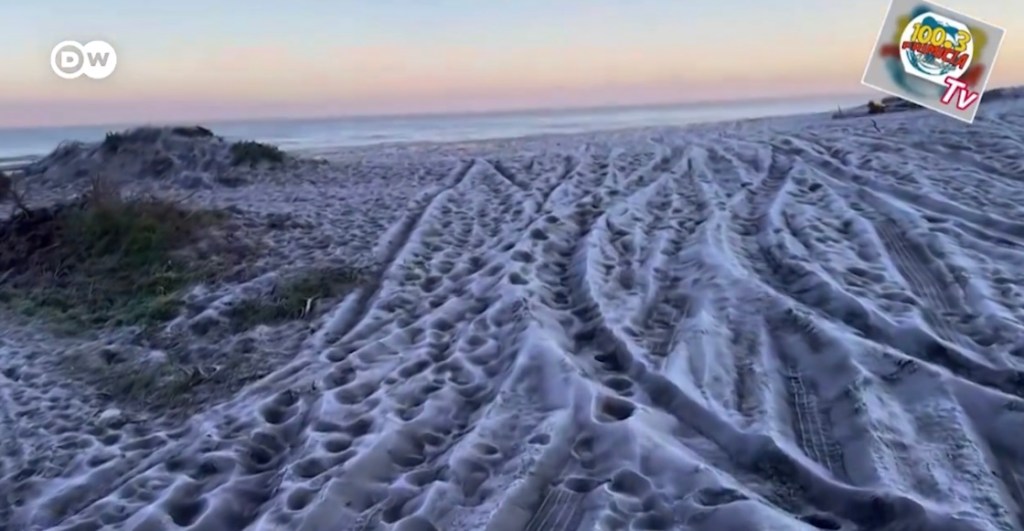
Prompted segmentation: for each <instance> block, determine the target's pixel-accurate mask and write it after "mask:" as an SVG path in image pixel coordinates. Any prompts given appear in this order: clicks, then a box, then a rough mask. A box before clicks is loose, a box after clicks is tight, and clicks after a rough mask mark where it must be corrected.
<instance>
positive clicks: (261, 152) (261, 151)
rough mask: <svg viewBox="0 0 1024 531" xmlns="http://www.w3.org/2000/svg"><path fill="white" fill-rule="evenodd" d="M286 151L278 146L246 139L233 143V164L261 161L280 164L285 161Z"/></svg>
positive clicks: (257, 162)
mask: <svg viewBox="0 0 1024 531" xmlns="http://www.w3.org/2000/svg"><path fill="white" fill-rule="evenodd" d="M284 158H285V155H284V152H283V151H281V150H280V149H279V148H278V147H277V146H272V145H269V144H263V143H260V142H253V141H251V140H245V141H241V142H235V143H234V144H231V164H232V165H233V166H240V165H243V164H247V165H250V166H253V165H257V164H260V163H270V164H279V163H281V162H284Z"/></svg>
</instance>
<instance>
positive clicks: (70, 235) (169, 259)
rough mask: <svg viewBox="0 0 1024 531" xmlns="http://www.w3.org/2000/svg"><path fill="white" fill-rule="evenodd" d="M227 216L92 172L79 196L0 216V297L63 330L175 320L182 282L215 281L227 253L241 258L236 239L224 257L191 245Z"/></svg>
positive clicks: (210, 232)
mask: <svg viewBox="0 0 1024 531" xmlns="http://www.w3.org/2000/svg"><path fill="white" fill-rule="evenodd" d="M227 217H228V214H227V213H226V212H223V211H214V210H189V209H186V208H184V206H182V205H181V204H179V203H177V202H175V201H173V200H170V199H166V198H158V197H125V196H123V195H122V193H121V191H120V190H119V189H118V188H117V186H116V185H115V184H114V183H113V181H111V180H109V179H105V178H96V179H93V182H92V184H91V187H90V189H89V191H88V192H87V193H86V194H84V195H83V196H81V197H78V198H76V199H74V200H72V201H70V202H67V203H62V204H57V205H54V206H50V207H46V208H38V209H24V210H22V211H20V212H18V213H17V214H16V215H14V216H12V217H10V218H8V219H6V220H4V221H3V222H2V223H0V272H3V273H0V275H3V282H0V302H3V303H5V304H7V305H9V306H11V307H13V308H14V309H15V310H17V311H19V312H20V313H22V314H25V315H28V316H38V317H44V318H47V320H50V321H53V322H55V323H59V324H61V325H63V326H62V327H63V328H67V331H81V330H82V329H87V328H94V327H102V326H119V325H146V324H151V323H154V322H160V321H165V320H168V319H171V318H173V317H174V316H175V315H176V314H177V311H178V308H179V307H180V305H181V298H180V292H181V290H183V289H184V288H186V287H188V286H189V285H192V284H195V283H197V282H203V281H209V280H213V279H215V278H216V277H217V276H218V275H220V274H221V273H222V272H223V270H222V267H221V266H222V265H223V263H224V262H225V259H227V258H232V257H233V258H237V257H238V253H239V252H240V249H237V248H233V247H230V246H224V247H221V248H219V249H218V254H219V253H223V255H220V256H217V255H214V256H205V257H203V256H198V255H197V254H196V253H194V252H191V253H190V252H189V250H190V247H191V246H192V245H193V244H196V243H198V242H199V241H201V240H203V239H204V238H207V237H209V236H210V235H211V234H213V233H215V231H216V229H217V228H218V227H219V226H220V225H221V224H222V223H223V222H224V221H225V220H226V219H227ZM214 249H217V248H216V247H214ZM225 255H230V256H225Z"/></svg>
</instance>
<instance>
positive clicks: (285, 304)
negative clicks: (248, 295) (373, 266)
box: [228, 267, 364, 329]
mask: <svg viewBox="0 0 1024 531" xmlns="http://www.w3.org/2000/svg"><path fill="white" fill-rule="evenodd" d="M363 280H364V273H363V272H361V271H358V270H355V269H350V268H346V267H323V268H315V269H310V270H307V271H304V272H302V273H299V274H296V275H293V276H291V277H289V278H286V279H285V280H284V281H282V282H281V283H280V284H279V285H278V286H277V287H276V289H275V290H274V292H273V293H272V294H271V295H270V296H269V297H259V298H253V299H246V300H244V301H241V302H240V303H239V304H237V305H236V306H234V307H232V308H231V310H230V311H229V312H228V318H229V319H230V320H231V322H232V325H233V326H234V327H235V328H237V329H249V328H252V327H254V326H257V325H261V324H266V325H274V324H280V323H284V322H287V321H293V320H298V319H305V318H307V317H310V316H311V315H313V314H314V313H315V311H316V309H317V308H318V307H320V306H322V303H323V302H327V301H334V300H336V299H337V298H338V297H340V296H343V295H345V294H346V293H348V292H349V291H351V290H352V289H353V288H354V287H355V286H357V285H359V284H360V283H362V282H363Z"/></svg>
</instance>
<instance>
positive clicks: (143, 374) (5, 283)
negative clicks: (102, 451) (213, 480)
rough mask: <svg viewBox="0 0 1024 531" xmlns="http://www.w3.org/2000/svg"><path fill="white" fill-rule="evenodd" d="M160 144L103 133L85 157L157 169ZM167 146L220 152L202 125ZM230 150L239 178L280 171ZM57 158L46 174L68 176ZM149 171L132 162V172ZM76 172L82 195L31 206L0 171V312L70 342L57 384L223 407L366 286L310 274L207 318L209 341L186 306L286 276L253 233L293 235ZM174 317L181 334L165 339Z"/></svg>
mask: <svg viewBox="0 0 1024 531" xmlns="http://www.w3.org/2000/svg"><path fill="white" fill-rule="evenodd" d="M160 134H161V132H160V130H157V129H152V130H135V131H125V132H120V133H119V132H111V133H109V134H108V135H107V137H106V138H105V139H104V140H103V141H102V143H100V144H99V146H98V150H96V151H93V152H92V153H91V154H90V155H87V156H94V157H100V158H101V160H104V159H105V160H110V159H111V158H120V157H126V158H127V159H125V160H128V161H131V160H132V159H131V158H130V157H135V158H138V157H140V156H141V157H147V156H159V155H160V153H157V155H150V154H147V153H148V152H147V151H146V150H145V149H139V147H140V146H142V147H145V143H146V142H151V141H152V142H154V143H156V142H159V135H160ZM172 134H174V135H177V136H185V137H190V138H208V137H209V138H213V139H214V141H215V142H222V139H219V137H215V136H214V135H213V133H212V132H211V131H210V130H209V129H206V128H203V127H198V126H196V127H185V128H174V129H173V130H172ZM64 149H65V150H67V148H64ZM229 149H230V151H229V152H228V155H229V156H230V166H233V167H240V169H244V168H245V167H247V166H256V165H275V164H278V163H281V162H283V161H285V160H286V159H287V156H286V155H285V154H284V153H283V152H282V151H280V150H279V149H278V148H276V147H274V146H269V145H266V144H261V143H258V142H251V141H245V142H236V143H233V144H230V147H229ZM61 153H63V152H61V151H60V148H59V149H58V151H56V152H55V155H53V156H51V161H50V163H51V164H58V165H61V164H66V163H68V164H71V163H69V162H68V161H67V160H64V159H60V155H61ZM222 153H223V152H222ZM54 160H55V162H54ZM150 162H151V161H150ZM146 164H147V161H146V160H145V159H144V158H143V159H141V160H140V167H143V168H145V167H146ZM69 167H71V168H74V166H69ZM113 167H114V168H117V167H118V166H117V164H114V165H113ZM72 171H75V172H78V170H72ZM219 171H223V170H219ZM79 173H81V174H82V175H83V178H87V179H89V181H88V183H86V186H85V189H86V191H85V192H84V193H82V194H80V195H78V196H75V197H73V198H71V199H67V200H64V201H62V202H59V203H56V204H53V201H49V203H48V206H36V205H35V203H34V202H31V203H30V202H28V201H26V198H25V193H24V192H22V191H21V187H20V185H21V184H23V183H24V182H27V181H24V179H30V178H31V176H29V177H25V176H21V177H17V178H15V177H11V176H8V175H3V174H2V172H0V207H2V208H5V209H6V208H8V207H9V208H10V211H9V212H0V310H3V311H4V312H5V313H6V317H11V316H13V315H15V314H16V315H20V316H22V317H25V318H28V319H26V321H27V322H30V323H32V324H33V325H34V324H35V323H38V324H45V325H47V328H49V329H50V331H52V332H55V333H58V334H61V335H67V336H74V337H73V339H74V341H73V343H72V344H78V345H80V347H74V348H71V349H69V350H68V351H67V352H65V353H64V355H63V356H62V358H61V360H62V361H61V362H60V367H61V369H62V371H64V372H66V374H67V375H68V377H69V378H73V379H75V380H77V381H81V382H83V383H85V384H87V385H88V386H91V387H92V388H94V389H96V390H97V391H99V392H100V393H101V394H104V395H107V396H108V397H109V398H110V400H111V401H112V402H115V403H117V404H119V405H120V406H122V407H126V408H128V409H130V410H135V411H140V412H145V413H146V414H172V415H173V414H175V413H178V414H187V413H188V412H189V411H193V410H195V409H196V408H201V407H205V406H206V405H209V404H210V403H212V402H215V401H217V400H219V399H221V398H224V397H225V396H230V394H231V393H233V392H235V391H236V390H238V389H239V388H240V387H241V386H244V385H245V384H247V383H248V382H251V381H253V380H256V379H258V378H260V377H262V376H263V375H265V374H267V373H269V372H270V371H272V370H273V369H274V368H275V367H276V366H277V365H278V364H280V363H283V362H287V361H288V360H289V359H290V357H291V356H294V353H295V349H297V348H299V345H300V344H301V342H302V341H303V339H304V337H305V335H306V334H308V332H309V330H312V328H310V327H309V326H307V325H306V324H305V323H308V322H310V321H312V320H314V319H315V318H316V317H318V316H320V315H322V314H323V312H324V311H326V310H328V309H329V308H331V307H332V306H333V305H334V304H335V303H336V302H337V301H339V300H340V299H341V298H342V297H344V296H345V295H346V294H348V293H349V292H350V291H351V290H352V289H353V288H354V287H356V286H358V285H360V284H362V283H363V282H364V281H365V280H366V278H367V275H368V274H369V273H368V272H364V271H357V270H354V269H351V268H348V267H345V266H336V265H330V266H323V265H315V264H309V265H307V266H306V267H304V268H301V269H299V270H296V271H293V272H292V273H290V274H288V275H284V276H283V277H281V279H280V280H279V281H278V282H277V283H276V286H275V287H274V288H273V289H272V290H271V291H270V292H269V293H262V294H261V295H257V296H253V297H250V298H245V299H242V300H240V301H237V302H236V303H235V304H234V305H232V306H231V307H230V308H227V309H220V310H216V311H214V312H212V314H213V315H214V319H213V320H214V321H215V323H214V325H213V326H214V327H215V328H214V329H213V330H216V332H212V333H211V331H205V329H204V327H205V325H204V324H203V323H204V318H205V317H208V316H209V315H210V314H211V312H208V311H206V310H207V309H208V308H207V307H204V306H203V305H205V304H208V302H199V303H196V302H195V297H194V296H187V295H189V293H190V292H192V289H193V288H194V287H196V286H197V285H199V284H204V285H206V286H208V287H209V288H211V289H210V290H206V291H204V292H203V293H216V292H217V291H218V290H220V289H222V288H223V289H224V290H226V291H227V292H230V291H231V290H232V289H233V286H235V285H239V284H241V283H245V282H247V281H249V280H252V279H254V278H256V277H257V276H259V275H262V274H264V273H268V272H270V271H275V270H278V269H279V268H284V267H286V266H289V267H290V266H292V265H295V264H291V263H288V264H282V263H279V262H280V261H279V260H277V259H274V258H270V257H273V256H278V255H276V254H275V253H273V252H272V251H273V250H272V249H267V248H266V244H267V242H269V241H272V240H273V238H272V237H271V238H267V237H265V236H266V235H267V234H266V233H264V232H262V231H277V230H284V231H287V230H290V229H289V228H288V226H286V225H282V226H280V227H277V228H274V227H272V226H270V225H269V224H262V223H259V222H253V221H254V220H253V219H250V218H249V217H248V215H247V214H246V211H245V210H243V209H240V208H236V207H231V208H227V209H214V208H205V209H200V208H196V207H195V206H194V205H190V204H186V201H185V199H181V198H175V192H173V191H172V190H173V189H174V188H173V187H168V190H167V191H166V193H165V192H161V194H160V196H153V195H137V194H128V193H126V192H125V191H124V189H122V187H121V186H120V183H121V181H119V180H117V179H115V178H113V177H112V176H110V175H108V174H107V173H104V172H102V171H97V170H96V169H94V168H92V167H90V168H89V170H88V173H84V172H78V173H76V174H75V177H77V176H78V174H79ZM129 173H130V171H129ZM171 182H173V180H172V181H171ZM30 205H31V206H30ZM186 301H188V302H187V303H186ZM179 317H181V318H182V319H181V320H179V321H177V322H179V323H183V324H184V326H165V325H167V324H168V323H169V322H171V321H174V320H176V319H177V318H179ZM200 325H202V326H200ZM261 325H266V326H268V327H269V328H258V327H261ZM90 336H91V337H90ZM104 345H106V346H104Z"/></svg>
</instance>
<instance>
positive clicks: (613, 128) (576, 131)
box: [0, 96, 861, 169]
mask: <svg viewBox="0 0 1024 531" xmlns="http://www.w3.org/2000/svg"><path fill="white" fill-rule="evenodd" d="M835 100H836V101H838V102H840V104H842V103H843V102H846V103H852V102H853V101H861V99H860V97H855V96H842V97H836V98H835ZM802 101H803V100H800V99H784V98H779V99H766V100H763V101H762V100H738V101H736V102H722V103H721V105H727V104H728V103H732V104H735V105H737V106H738V108H743V107H742V106H744V105H747V106H751V107H753V106H756V105H758V104H768V105H778V104H791V105H794V106H795V105H801V104H802ZM715 104H719V103H715ZM691 108H699V107H698V105H697V104H682V105H679V106H672V105H644V106H621V107H595V108H585V109H584V108H581V109H561V110H551V111H543V110H532V111H524V112H511V111H509V112H504V111H502V112H494V113H456V114H441V113H438V114H421V115H415V116H410V117H405V116H399V115H395V116H387V115H382V116H365V117H362V116H361V117H343V118H294V119H282V120H280V121H275V120H269V119H259V118H257V119H244V120H231V121H216V120H214V121H210V122H208V123H200V125H205V126H209V127H211V128H212V129H214V130H217V131H221V130H223V129H224V127H225V126H227V127H229V128H231V127H239V128H242V127H246V126H249V127H255V126H259V125H265V124H271V123H280V124H283V125H288V126H296V125H310V124H324V123H331V122H338V123H339V124H344V123H345V121H348V120H351V121H352V122H353V123H359V122H373V121H388V120H396V121H397V120H405V119H408V120H410V121H415V122H418V123H419V124H420V125H421V126H426V125H429V124H430V122H431V121H442V120H448V119H456V120H467V123H468V124H472V121H473V120H481V119H487V118H495V119H505V118H515V117H521V118H522V119H523V121H524V124H526V125H525V126H520V127H527V128H530V127H535V128H536V127H539V128H543V127H545V126H543V125H531V123H533V122H535V121H537V120H543V119H544V118H545V117H547V116H548V115H546V114H544V113H545V112H547V113H549V114H550V115H551V116H558V117H562V116H574V115H578V114H586V113H596V114H599V115H600V114H604V113H607V114H612V113H630V112H636V111H656V110H660V109H669V110H671V109H691ZM723 108H724V109H728V107H723ZM832 111H834V109H831V108H830V109H827V110H821V111H812V112H785V111H781V112H780V113H779V114H760V113H755V114H756V115H755V116H751V117H739V118H732V117H724V118H715V117H711V118H703V117H700V116H696V117H694V118H692V119H689V120H687V121H680V122H679V123H664V124H658V123H650V124H643V123H641V124H635V125H622V126H619V125H615V124H600V123H597V124H594V125H593V128H587V126H576V125H572V124H570V125H567V126H564V127H566V128H567V129H572V130H568V131H564V132H563V131H545V132H525V133H523V134H519V133H516V132H514V131H513V132H510V133H508V134H506V133H495V134H494V135H492V134H489V133H483V134H472V133H466V136H464V137H462V138H451V139H443V140H421V139H407V140H383V141H374V140H369V141H357V142H346V141H345V140H342V139H339V140H336V141H333V142H332V141H324V142H321V141H314V142H313V143H315V144H322V145H319V146H312V147H304V146H301V145H300V146H297V147H289V146H287V145H282V144H284V143H283V142H275V141H274V139H273V138H252V139H253V140H257V141H260V142H265V143H270V144H276V145H278V146H279V147H281V149H284V150H286V151H289V152H293V153H296V154H304V153H316V152H325V151H339V150H344V149H350V148H351V149H372V148H378V147H379V148H384V149H388V148H393V147H397V146H416V145H424V146H426V145H444V144H461V143H472V142H491V141H514V140H519V139H532V138H539V137H545V136H552V137H554V136H566V135H594V134H601V133H617V132H622V131H629V130H639V129H648V128H651V129H664V128H688V127H692V126H708V125H711V124H732V123H746V122H749V121H759V120H777V119H787V118H797V119H799V118H801V117H813V116H816V115H819V114H821V115H824V114H827V113H829V112H832ZM169 125H178V124H176V123H175V124H170V123H167V124H165V123H154V124H142V125H134V126H132V125H95V126H90V125H74V126H48V127H40V128H10V129H0V135H2V134H4V133H8V134H13V133H24V132H32V133H36V134H37V133H38V132H39V131H59V130H63V129H69V130H74V129H81V130H93V132H96V133H99V132H100V131H101V130H102V131H122V130H130V129H134V128H137V127H164V126H169ZM182 125H188V124H182ZM339 127H341V126H340V125H339ZM549 127H550V126H549ZM581 127H582V128H581ZM506 128H507V129H516V128H517V127H516V126H512V125H510V126H506ZM377 134H378V135H390V134H395V133H377ZM340 136H341V137H343V136H344V135H340ZM232 139H234V140H240V139H242V138H241V137H239V138H232ZM99 140H102V138H96V139H95V140H92V141H82V142H85V143H90V142H95V141H99ZM79 141H80V140H75V139H70V138H62V139H61V140H59V141H56V140H55V142H56V143H55V144H54V145H53V147H51V148H50V151H46V152H35V153H30V152H24V153H15V154H11V155H8V156H4V157H0V169H10V164H9V163H6V161H7V160H9V159H10V160H19V161H20V160H35V159H38V158H41V157H44V156H46V155H47V154H49V153H50V152H52V151H53V149H56V147H57V146H58V145H59V144H61V143H64V142H79ZM300 144H301V141H300Z"/></svg>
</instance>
